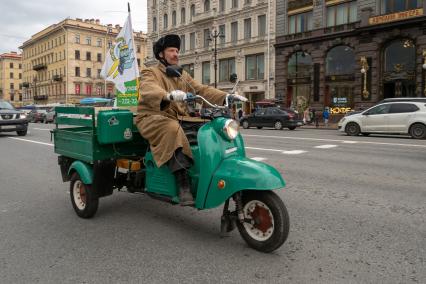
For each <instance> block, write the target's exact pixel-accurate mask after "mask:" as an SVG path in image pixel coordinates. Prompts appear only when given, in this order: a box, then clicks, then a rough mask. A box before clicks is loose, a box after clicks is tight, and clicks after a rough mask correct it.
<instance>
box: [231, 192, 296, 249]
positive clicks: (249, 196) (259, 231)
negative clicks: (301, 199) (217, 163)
mask: <svg viewBox="0 0 426 284" xmlns="http://www.w3.org/2000/svg"><path fill="white" fill-rule="evenodd" d="M242 203H243V204H242V205H243V214H244V219H245V220H246V221H245V222H244V223H240V222H238V221H237V227H238V231H239V232H240V235H241V237H242V238H243V239H244V240H245V241H246V242H247V244H248V245H249V246H250V247H252V248H254V249H256V250H258V251H261V252H272V251H274V250H276V249H278V248H279V247H280V246H282V244H283V243H284V242H285V241H286V240H287V237H288V233H289V229H290V220H289V216H288V212H287V209H286V207H285V205H284V203H283V201H282V200H281V198H280V197H279V196H278V195H276V194H275V193H274V192H272V191H245V192H243V194H242Z"/></svg>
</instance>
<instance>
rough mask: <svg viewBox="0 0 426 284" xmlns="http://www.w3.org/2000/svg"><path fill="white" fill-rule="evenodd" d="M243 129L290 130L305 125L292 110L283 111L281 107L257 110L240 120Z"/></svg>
mask: <svg viewBox="0 0 426 284" xmlns="http://www.w3.org/2000/svg"><path fill="white" fill-rule="evenodd" d="M240 124H241V125H242V126H243V128H245V129H247V128H250V127H257V128H258V129H261V128H262V127H273V128H275V129H282V128H283V127H286V128H288V129H290V130H294V129H296V127H298V126H302V125H303V121H302V120H300V119H299V118H298V117H297V114H296V113H295V112H294V111H292V110H290V109H282V108H279V107H268V108H261V109H257V110H255V112H253V113H252V114H250V115H247V116H244V117H242V118H241V120H240Z"/></svg>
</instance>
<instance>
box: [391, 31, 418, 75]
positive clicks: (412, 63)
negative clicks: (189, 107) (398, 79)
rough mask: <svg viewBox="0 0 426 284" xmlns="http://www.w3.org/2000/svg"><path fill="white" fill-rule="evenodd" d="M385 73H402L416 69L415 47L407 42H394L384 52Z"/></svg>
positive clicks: (409, 41) (407, 40)
mask: <svg viewBox="0 0 426 284" xmlns="http://www.w3.org/2000/svg"><path fill="white" fill-rule="evenodd" d="M384 60H385V70H384V71H385V72H386V73H391V72H395V73H400V72H401V73H402V72H407V71H408V72H411V71H414V70H415V69H416V47H415V45H414V43H413V42H412V41H411V40H409V39H405V40H395V41H393V42H391V43H390V44H389V45H388V46H387V47H386V48H385V50H384Z"/></svg>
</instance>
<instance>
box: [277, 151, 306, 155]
mask: <svg viewBox="0 0 426 284" xmlns="http://www.w3.org/2000/svg"><path fill="white" fill-rule="evenodd" d="M307 152H308V151H303V150H291V151H283V154H287V155H298V154H303V153H307Z"/></svg>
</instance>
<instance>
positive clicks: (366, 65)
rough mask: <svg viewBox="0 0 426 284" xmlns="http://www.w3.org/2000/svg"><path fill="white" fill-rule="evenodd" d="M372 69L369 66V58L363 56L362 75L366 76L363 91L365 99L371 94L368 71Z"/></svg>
mask: <svg viewBox="0 0 426 284" xmlns="http://www.w3.org/2000/svg"><path fill="white" fill-rule="evenodd" d="M369 68H370V67H369V66H368V62H367V58H366V57H365V56H361V70H360V71H361V74H362V75H363V76H364V86H363V90H362V96H363V97H364V99H367V98H368V96H369V95H370V92H368V90H367V71H368V69H369Z"/></svg>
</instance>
